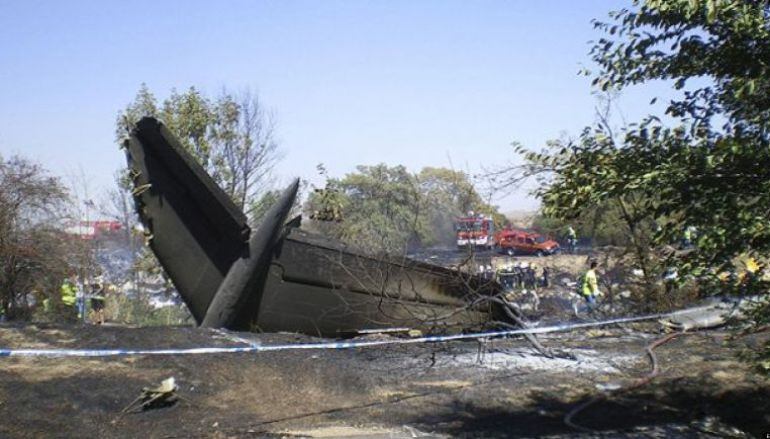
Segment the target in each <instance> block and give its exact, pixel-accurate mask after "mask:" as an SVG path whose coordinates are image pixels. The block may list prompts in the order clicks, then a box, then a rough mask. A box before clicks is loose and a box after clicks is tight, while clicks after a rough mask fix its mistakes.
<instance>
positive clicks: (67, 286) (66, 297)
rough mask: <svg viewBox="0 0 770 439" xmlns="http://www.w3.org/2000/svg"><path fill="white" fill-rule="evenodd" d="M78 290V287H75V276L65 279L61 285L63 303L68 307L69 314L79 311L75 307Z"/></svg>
mask: <svg viewBox="0 0 770 439" xmlns="http://www.w3.org/2000/svg"><path fill="white" fill-rule="evenodd" d="M76 291H77V288H76V287H75V280H74V276H71V277H69V278H67V279H64V282H63V283H62V285H61V303H62V304H63V305H64V306H65V307H66V309H67V314H68V315H71V313H72V314H74V313H76V312H77V310H76V309H75V302H76V301H77V297H76V296H77V292H76ZM68 318H71V317H68Z"/></svg>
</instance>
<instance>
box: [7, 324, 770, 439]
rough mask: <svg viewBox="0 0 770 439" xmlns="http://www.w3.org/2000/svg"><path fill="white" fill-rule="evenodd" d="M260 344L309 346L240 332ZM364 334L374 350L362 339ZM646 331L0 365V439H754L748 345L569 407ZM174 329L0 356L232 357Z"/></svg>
mask: <svg viewBox="0 0 770 439" xmlns="http://www.w3.org/2000/svg"><path fill="white" fill-rule="evenodd" d="M240 335H241V336H243V337H247V338H250V339H253V340H256V341H258V342H260V343H262V344H263V345H269V344H282V343H305V342H317V341H319V340H318V339H313V338H310V337H306V336H298V335H293V334H240ZM372 337H375V338H377V337H380V338H383V337H387V336H384V335H373V336H368V338H372ZM660 337H661V334H660V333H659V332H658V328H657V326H656V325H652V324H649V325H646V326H637V327H634V328H633V329H629V328H628V327H626V328H618V327H616V328H609V329H601V330H583V331H582V332H580V333H570V334H558V335H552V336H549V337H546V338H543V342H544V344H545V345H547V346H551V347H558V348H562V349H565V350H567V351H568V352H569V353H571V354H572V355H573V356H574V358H575V359H564V358H561V359H559V358H557V359H547V358H545V357H542V356H539V355H536V354H534V353H533V351H532V350H531V349H530V348H529V345H527V343H526V342H525V341H523V340H521V339H505V340H493V341H489V342H487V343H486V344H484V345H482V344H480V343H479V342H478V341H465V342H451V343H440V344H421V345H389V346H380V347H371V348H357V349H348V350H290V351H277V352H261V353H238V354H216V355H211V354H208V355H190V356H162V357H158V356H152V357H151V356H134V357H110V358H21V357H0V364H2V367H0V419H2V422H1V423H0V436H1V437H67V438H70V437H148V438H177V437H178V438H187V437H214V438H229V437H236V438H239V437H363V438H393V437H521V436H529V437H543V436H545V437H574V436H576V435H577V436H580V437H617V436H630V437H671V436H675V437H714V436H715V435H725V434H732V435H737V436H736V437H741V436H740V435H749V437H751V436H753V437H760V438H764V437H766V435H767V434H768V433H770V382H769V381H768V380H766V379H764V378H762V377H760V376H759V375H756V374H754V373H753V372H752V371H751V370H750V369H749V368H748V367H747V365H746V364H744V363H742V362H741V361H739V360H738V359H737V357H736V355H737V354H738V353H739V352H740V351H741V350H743V349H752V348H755V347H756V346H757V343H760V342H762V340H763V339H762V337H763V335H762V334H759V335H751V336H744V337H739V338H733V337H732V336H731V335H730V334H729V333H727V332H722V331H711V332H702V333H697V334H693V335H687V336H682V337H679V338H676V339H674V340H672V341H670V342H669V343H667V344H665V345H663V346H661V347H659V348H658V349H657V350H656V352H657V355H658V358H659V362H660V366H661V369H662V373H661V375H660V376H658V377H657V378H656V379H655V380H653V381H652V382H651V383H650V384H648V385H645V386H642V387H640V388H638V389H636V390H633V391H629V392H626V393H622V394H619V395H613V396H610V397H609V398H608V399H607V400H605V401H602V402H598V403H596V404H594V405H592V406H590V407H588V408H586V409H585V410H584V411H582V412H580V413H578V414H577V415H576V416H575V417H574V418H573V419H572V421H573V422H574V423H575V424H577V425H578V426H581V427H583V428H585V429H586V431H582V430H575V429H574V428H573V427H570V426H568V425H567V424H565V422H564V416H565V414H566V413H568V412H569V411H571V410H572V409H573V408H574V407H575V406H576V405H578V404H580V403H582V402H585V401H586V400H588V399H589V398H592V397H593V396H595V395H597V394H600V393H602V392H603V391H606V390H607V389H613V388H616V387H618V386H623V385H627V384H629V383H632V382H634V380H635V379H636V378H638V377H640V376H643V375H645V374H646V373H648V372H649V368H650V364H649V360H648V359H647V357H646V355H645V354H644V347H645V346H646V345H648V344H649V343H650V342H652V341H653V340H655V339H658V338H660ZM235 345H238V343H237V342H234V341H232V340H231V339H228V338H225V337H223V336H222V334H221V333H217V332H213V331H209V330H203V329H194V328H186V327H162V328H129V327H121V326H105V327H97V326H67V327H63V326H56V327H54V326H49V327H43V326H16V327H14V326H3V327H0V347H4V348H124V349H128V348H166V347H175V348H185V347H201V346H235ZM172 376H173V377H174V378H175V379H176V382H177V383H178V385H179V390H178V394H179V395H180V397H181V399H180V400H179V401H178V402H177V403H175V404H173V405H170V406H166V407H162V408H156V409H151V410H145V411H140V412H136V413H129V414H121V410H122V409H123V408H124V407H126V406H127V405H128V404H129V403H130V402H131V401H132V400H133V399H134V398H136V397H137V396H138V395H139V394H140V392H141V389H142V388H143V387H151V386H156V385H158V384H159V383H160V381H161V380H163V379H165V378H168V377H172Z"/></svg>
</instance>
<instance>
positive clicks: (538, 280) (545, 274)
mask: <svg viewBox="0 0 770 439" xmlns="http://www.w3.org/2000/svg"><path fill="white" fill-rule="evenodd" d="M598 265H599V263H598V261H597V260H596V259H591V260H590V261H589V268H588V270H586V271H585V273H584V274H583V275H582V276H581V277H580V278H579V280H578V282H577V291H576V292H577V293H578V294H579V295H580V296H581V297H582V298H583V299H584V300H585V301H586V305H587V307H588V309H589V310H591V309H593V308H594V307H596V305H597V298H598V297H600V296H601V295H602V292H601V291H600V290H599V279H598V276H597V273H596V269H597V267H598ZM495 275H496V279H497V281H498V282H499V283H500V285H501V286H502V287H503V289H504V290H506V291H517V290H521V291H525V292H526V291H529V292H534V291H535V290H536V289H537V288H539V287H548V286H550V279H549V277H550V272H549V270H548V267H543V268H542V271H541V275H540V276H538V275H537V270H536V268H535V266H534V265H533V264H532V263H531V262H511V261H509V262H507V263H505V264H501V265H499V266H498V267H497V270H496V273H495Z"/></svg>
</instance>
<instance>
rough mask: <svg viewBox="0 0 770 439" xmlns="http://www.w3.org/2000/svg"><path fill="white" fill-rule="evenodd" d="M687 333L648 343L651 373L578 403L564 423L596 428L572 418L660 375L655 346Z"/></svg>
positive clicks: (584, 429) (566, 416)
mask: <svg viewBox="0 0 770 439" xmlns="http://www.w3.org/2000/svg"><path fill="white" fill-rule="evenodd" d="M687 334H691V333H689V332H674V333H671V334H668V335H666V336H665V337H662V338H659V339H657V340H655V341H654V342H652V343H650V344H649V345H647V347H646V348H645V350H646V351H647V356H648V357H649V359H650V363H651V365H652V370H651V371H650V373H648V374H647V375H646V376H644V377H642V378H639V379H637V380H636V381H634V382H633V383H631V384H629V385H628V386H624V387H621V388H619V389H617V390H614V391H609V392H606V393H602V394H599V395H597V396H594V397H593V398H591V399H589V400H588V401H586V402H584V403H582V404H580V405H578V406H577V407H575V408H573V409H572V410H570V411H569V413H567V414H566V415H565V416H564V423H565V424H566V425H568V426H570V427H572V428H574V429H575V430H580V431H586V432H592V431H594V430H592V429H590V428H587V427H583V426H581V425H578V424H575V423H574V422H573V421H572V419H573V418H574V417H575V415H577V414H578V413H580V412H582V411H583V410H585V409H586V408H588V407H590V406H592V405H594V404H596V403H597V402H599V401H603V400H606V399H608V398H609V397H610V396H613V395H618V394H620V393H623V392H628V391H630V390H634V389H638V388H639V387H642V386H644V385H646V384H648V383H649V382H650V381H652V380H653V378H655V377H656V376H658V374H659V373H660V368H659V366H658V357H657V356H656V355H655V352H654V350H655V348H657V347H659V346H661V345H664V344H666V343H668V342H669V341H671V340H673V339H674V338H676V337H678V336H680V335H687Z"/></svg>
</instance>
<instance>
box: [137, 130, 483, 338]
mask: <svg viewBox="0 0 770 439" xmlns="http://www.w3.org/2000/svg"><path fill="white" fill-rule="evenodd" d="M125 147H126V156H127V160H128V167H129V169H130V173H131V176H132V178H133V183H134V191H133V194H134V200H135V203H136V209H137V211H138V213H139V216H140V218H141V220H142V223H143V224H144V227H145V233H146V234H147V238H148V240H149V246H150V248H151V249H152V251H153V252H154V253H155V255H156V256H157V258H158V260H159V261H160V263H161V265H162V266H163V268H164V269H165V270H166V273H167V274H168V275H169V277H170V278H171V280H172V281H173V283H174V285H175V286H176V288H177V290H178V291H179V294H180V295H181V296H182V299H183V300H184V302H185V303H186V304H187V306H188V307H189V309H190V312H191V313H192V315H193V317H194V318H195V320H196V322H197V323H198V324H199V325H201V326H204V327H213V328H228V329H233V330H258V331H292V332H303V333H307V334H312V335H323V336H335V335H339V334H340V333H344V332H350V331H355V330H357V329H365V328H366V329H372V328H385V327H394V326H395V327H409V328H415V329H421V330H423V331H425V332H447V331H457V330H463V329H466V330H467V329H478V328H481V327H483V326H485V325H486V324H488V323H489V322H491V321H492V320H494V318H496V315H497V314H498V312H497V311H496V309H495V307H494V306H493V304H491V303H490V302H489V301H487V300H483V297H484V296H487V295H491V294H495V293H496V292H497V288H498V286H497V284H496V283H495V282H489V281H485V280H483V279H482V278H480V277H478V276H476V275H470V274H467V273H463V272H461V271H458V270H453V269H449V268H446V267H441V266H436V265H431V264H426V263H423V262H418V261H414V260H411V259H408V258H391V257H374V256H371V255H367V254H364V253H362V252H360V251H356V250H353V249H351V248H349V247H347V246H345V245H343V244H341V243H339V242H335V241H333V240H329V239H327V238H324V237H322V236H317V235H314V234H310V233H308V232H306V231H304V230H301V229H299V228H298V223H299V218H297V219H295V220H292V221H290V222H289V223H287V217H288V215H289V212H290V210H291V208H292V206H293V205H294V201H295V198H296V195H297V188H298V185H299V182H298V181H297V180H295V181H294V182H293V183H292V184H291V185H289V187H288V188H286V189H285V190H284V192H283V194H282V195H281V197H280V199H279V200H278V201H277V202H276V203H275V204H274V205H273V206H272V208H271V209H270V210H269V211H268V213H267V215H266V216H265V217H264V219H263V220H262V223H261V224H259V225H258V226H257V227H256V228H255V229H252V228H251V227H249V225H248V224H247V219H246V216H245V215H244V213H243V212H241V211H240V209H238V208H237V207H236V206H235V204H233V202H232V201H231V200H230V198H229V197H228V196H227V194H225V192H224V191H223V190H222V189H221V188H220V187H219V186H217V184H216V183H215V182H214V181H213V180H212V178H211V177H210V176H209V175H208V174H207V173H206V172H205V171H204V169H203V168H202V167H201V166H200V165H199V164H198V163H197V162H196V161H195V160H194V159H193V158H192V157H191V156H190V155H189V154H188V153H187V152H186V151H185V150H184V148H183V147H182V145H181V144H180V143H179V141H178V140H177V139H176V138H175V137H174V136H173V135H172V134H171V132H170V131H169V130H168V128H166V127H165V126H164V125H163V124H162V123H161V122H159V121H158V120H156V119H153V118H144V119H142V120H141V121H139V123H138V124H137V125H136V127H135V128H134V129H133V130H132V131H131V133H130V136H129V138H128V139H127V140H126V142H125ZM480 298H482V300H480Z"/></svg>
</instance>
